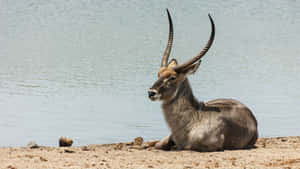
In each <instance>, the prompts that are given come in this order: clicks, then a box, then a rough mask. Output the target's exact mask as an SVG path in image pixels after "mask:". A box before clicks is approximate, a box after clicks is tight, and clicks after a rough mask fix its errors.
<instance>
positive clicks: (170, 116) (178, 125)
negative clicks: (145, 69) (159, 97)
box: [162, 79, 203, 138]
mask: <svg viewBox="0 0 300 169" xmlns="http://www.w3.org/2000/svg"><path fill="white" fill-rule="evenodd" d="M202 107H203V103H201V102H198V100H197V99H196V98H195V97H194V95H193V92H192V89H191V87H190V84H189V82H188V80H187V79H186V80H185V81H184V82H183V83H181V84H180V86H179V88H178V90H177V93H176V94H175V96H174V97H173V98H172V99H171V100H169V101H164V102H163V104H162V109H163V112H164V116H165V120H166V122H167V123H168V126H169V128H170V129H171V131H172V134H173V135H175V137H177V138H181V137H183V136H179V135H181V134H180V133H182V132H180V131H181V130H185V128H186V126H188V123H190V119H191V116H194V114H195V113H194V112H198V111H197V110H200V109H201V108H202ZM196 115H197V116H199V114H198V113H197V114H196ZM178 133H179V135H178Z"/></svg>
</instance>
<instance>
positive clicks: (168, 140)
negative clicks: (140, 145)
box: [155, 134, 175, 150]
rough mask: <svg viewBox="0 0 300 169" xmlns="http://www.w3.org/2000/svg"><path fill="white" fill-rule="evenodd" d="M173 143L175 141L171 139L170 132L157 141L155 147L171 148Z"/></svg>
mask: <svg viewBox="0 0 300 169" xmlns="http://www.w3.org/2000/svg"><path fill="white" fill-rule="evenodd" d="M174 145H175V142H174V141H173V139H172V134H170V135H168V136H167V137H165V138H163V139H162V140H160V141H159V142H157V143H156V144H155V148H156V149H162V150H171V148H172V146H174Z"/></svg>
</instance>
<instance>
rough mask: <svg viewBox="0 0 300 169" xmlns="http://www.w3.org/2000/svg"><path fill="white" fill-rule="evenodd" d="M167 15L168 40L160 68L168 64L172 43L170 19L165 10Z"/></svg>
mask: <svg viewBox="0 0 300 169" xmlns="http://www.w3.org/2000/svg"><path fill="white" fill-rule="evenodd" d="M167 14H168V19H169V40H168V44H167V47H166V50H165V53H164V56H163V58H162V60H161V67H166V66H167V63H168V59H169V56H170V53H171V48H172V43H173V23H172V18H171V15H170V13H169V10H168V9H167Z"/></svg>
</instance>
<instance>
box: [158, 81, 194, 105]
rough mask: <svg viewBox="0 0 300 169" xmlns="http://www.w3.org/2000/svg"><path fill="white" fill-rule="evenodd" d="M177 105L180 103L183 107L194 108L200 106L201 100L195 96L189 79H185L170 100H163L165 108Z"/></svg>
mask: <svg viewBox="0 0 300 169" xmlns="http://www.w3.org/2000/svg"><path fill="white" fill-rule="evenodd" d="M176 105H178V106H179V105H180V106H181V107H182V108H184V107H185V108H194V109H198V108H199V102H198V100H197V99H196V98H195V97H194V95H193V91H192V88H191V86H190V83H189V81H188V79H185V80H184V81H183V82H182V83H181V84H180V86H179V87H178V89H177V90H176V92H175V94H174V96H173V97H172V98H171V99H169V100H164V101H163V104H162V106H163V109H164V107H166V108H167V107H170V106H171V107H173V106H176Z"/></svg>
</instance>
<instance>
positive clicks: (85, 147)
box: [81, 146, 90, 151]
mask: <svg viewBox="0 0 300 169" xmlns="http://www.w3.org/2000/svg"><path fill="white" fill-rule="evenodd" d="M81 150H82V151H90V149H89V148H88V147H87V146H84V147H82V148H81Z"/></svg>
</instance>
